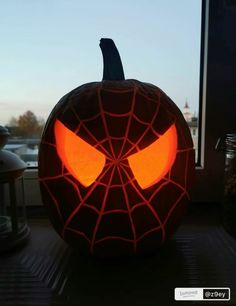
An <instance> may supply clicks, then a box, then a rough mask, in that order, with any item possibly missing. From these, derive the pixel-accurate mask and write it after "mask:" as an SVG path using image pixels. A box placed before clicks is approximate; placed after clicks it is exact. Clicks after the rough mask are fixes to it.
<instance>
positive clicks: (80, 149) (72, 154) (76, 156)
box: [54, 120, 105, 187]
mask: <svg viewBox="0 0 236 306" xmlns="http://www.w3.org/2000/svg"><path fill="white" fill-rule="evenodd" d="M54 133H55V139H56V149H57V154H58V155H59V157H60V159H61V161H62V162H63V164H64V165H65V167H66V168H67V170H68V171H69V172H70V173H71V175H73V176H74V177H75V178H76V179H77V180H78V181H79V182H80V183H81V184H82V185H83V186H85V187H88V186H89V185H91V184H92V183H93V182H94V181H95V180H96V178H97V177H98V176H99V174H100V173H101V172H102V170H103V168H104V165H105V156H104V155H103V154H102V153H101V152H99V151H98V150H96V149H95V148H94V147H92V146H91V145H90V144H88V143H87V142H86V141H84V140H83V139H81V138H80V137H79V136H77V135H75V134H74V133H73V132H72V131H70V130H69V129H68V128H67V127H66V126H65V125H64V124H63V123H61V122H60V121H59V120H56V122H55V126H54Z"/></svg>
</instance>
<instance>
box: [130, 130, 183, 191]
mask: <svg viewBox="0 0 236 306" xmlns="http://www.w3.org/2000/svg"><path fill="white" fill-rule="evenodd" d="M176 151H177V132H176V127H175V125H174V124H173V125H172V126H171V127H170V128H169V129H168V130H167V131H166V132H165V134H163V135H162V136H161V137H160V138H159V139H157V140H156V141H155V142H153V143H152V144H151V145H149V146H148V147H147V148H145V149H143V150H141V151H139V152H137V153H135V154H133V155H131V156H129V157H128V161H129V165H130V168H131V170H132V171H133V174H134V176H135V179H136V180H137V182H138V184H139V185H140V187H141V188H143V189H144V188H147V187H150V186H152V185H153V184H155V183H157V182H158V181H159V180H160V179H161V178H162V177H163V176H165V175H166V174H167V173H168V171H169V170H170V168H171V167H172V165H173V163H174V161H175V157H176Z"/></svg>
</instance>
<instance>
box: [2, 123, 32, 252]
mask: <svg viewBox="0 0 236 306" xmlns="http://www.w3.org/2000/svg"><path fill="white" fill-rule="evenodd" d="M9 135H10V134H9V132H8V130H7V129H6V128H4V127H2V126H0V252H3V251H7V250H9V249H12V248H14V247H16V246H18V245H20V244H22V243H24V242H25V241H26V240H27V239H28V237H29V234H30V230H29V227H28V225H27V222H26V214H25V201H24V183H23V173H24V170H25V169H26V167H27V165H26V164H25V163H24V162H23V161H22V160H21V159H20V158H19V157H18V156H17V155H16V154H14V153H12V152H9V151H7V150H3V149H2V148H3V147H4V145H5V144H6V143H7V140H8V137H9Z"/></svg>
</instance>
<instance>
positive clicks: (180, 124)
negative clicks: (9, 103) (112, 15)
mask: <svg viewBox="0 0 236 306" xmlns="http://www.w3.org/2000/svg"><path fill="white" fill-rule="evenodd" d="M100 46H101V49H102V52H103V59H104V74H103V81H102V82H97V83H88V84H85V85H83V86H81V87H78V88H76V89H74V90H73V91H72V92H70V93H69V94H67V95H66V96H64V97H63V98H62V99H61V100H60V101H59V103H58V104H57V105H56V107H55V108H54V110H53V111H52V113H51V115H50V117H49V119H48V122H47V124H46V127H45V130H44V133H43V136H42V141H41V144H40V150H39V178H40V187H41V194H42V199H43V202H44V203H45V205H46V206H47V208H48V212H49V216H50V219H51V221H52V223H53V225H54V227H55V229H56V230H57V232H58V233H59V234H60V235H61V237H62V238H64V239H65V240H66V241H67V242H68V243H70V244H71V245H73V246H74V247H75V248H77V249H78V250H79V251H80V252H81V253H87V254H88V253H90V254H95V255H99V256H121V255H132V254H136V253H142V252H150V251H153V250H156V249H157V248H158V247H159V246H160V245H161V244H162V243H163V242H164V241H165V239H166V238H167V237H168V236H170V234H171V233H172V232H173V231H174V229H175V228H176V226H177V225H178V223H179V220H180V218H181V216H182V215H183V212H184V211H185V207H186V204H187V201H188V198H189V187H190V183H191V178H192V174H193V171H194V167H195V163H194V151H193V143H192V139H191V135H190V133H189V129H188V126H187V124H186V122H185V120H184V118H183V116H182V114H181V112H180V111H179V109H178V108H177V107H176V105H175V104H174V103H173V102H172V101H171V100H170V99H169V98H168V97H167V96H166V95H165V94H164V93H163V92H162V91H161V90H160V89H159V88H158V87H155V86H153V85H151V84H146V83H142V82H139V81H137V80H125V79H124V73H123V67H122V63H121V60H120V56H119V53H118V51H117V49H116V47H115V44H114V42H113V41H112V40H111V39H102V40H101V43H100Z"/></svg>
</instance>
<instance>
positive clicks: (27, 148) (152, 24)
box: [0, 0, 201, 166]
mask: <svg viewBox="0 0 236 306" xmlns="http://www.w3.org/2000/svg"><path fill="white" fill-rule="evenodd" d="M0 24H1V26H0V35H1V49H0V65H1V76H0V78H1V79H0V124H1V125H7V126H8V127H9V128H10V131H11V133H12V135H11V139H10V141H9V143H8V145H7V147H6V148H7V149H9V150H12V151H14V152H16V153H18V154H19V155H20V156H21V157H22V158H23V159H24V160H25V161H27V162H28V164H29V166H36V165H37V148H38V143H39V139H40V133H41V130H42V127H43V125H44V122H45V121H46V119H47V117H48V115H49V113H50V111H51V110H52V108H53V107H54V105H55V104H56V103H57V101H58V100H59V99H60V97H61V96H63V95H64V94H65V93H67V92H69V91H70V90H72V89H73V88H75V87H77V86H79V85H82V84H84V83H87V82H92V81H99V80H101V78H102V71H103V68H102V56H101V52H100V49H99V40H100V38H101V37H110V38H112V39H113V40H114V41H115V43H116V45H117V47H118V49H119V51H120V54H121V58H122V61H123V66H124V71H125V77H126V78H127V79H128V78H134V79H138V80H140V81H144V82H149V83H153V84H154V85H157V86H158V87H160V88H161V89H162V90H164V91H165V92H166V93H167V95H168V96H170V98H171V99H172V100H174V102H175V103H176V104H177V105H178V106H179V108H180V109H181V110H182V111H184V109H186V107H185V106H186V104H187V105H188V107H189V108H188V113H189V114H188V118H187V120H188V121H189V126H190V129H191V131H192V135H193V139H194V143H195V145H196V147H197V141H198V131H197V130H198V111H199V70H200V30H201V29H200V27H201V1H200V0H192V1H189V0H180V1H175V0H167V1H163V0H155V1H154V0H150V1H146V0H140V1H134V0H128V1H127V0H120V1H108V0H107V1H105V0H101V1H91V0H90V1H89V0H88V1H78V0H70V1H64V0H57V1H49V0H48V1H47V0H45V1H18V0H12V1H4V2H3V3H2V5H1V10H0ZM28 111H30V113H29V112H28ZM27 112H28V113H27ZM22 115H23V118H22V117H20V118H21V119H22V120H19V116H22ZM194 134H195V135H194Z"/></svg>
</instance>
